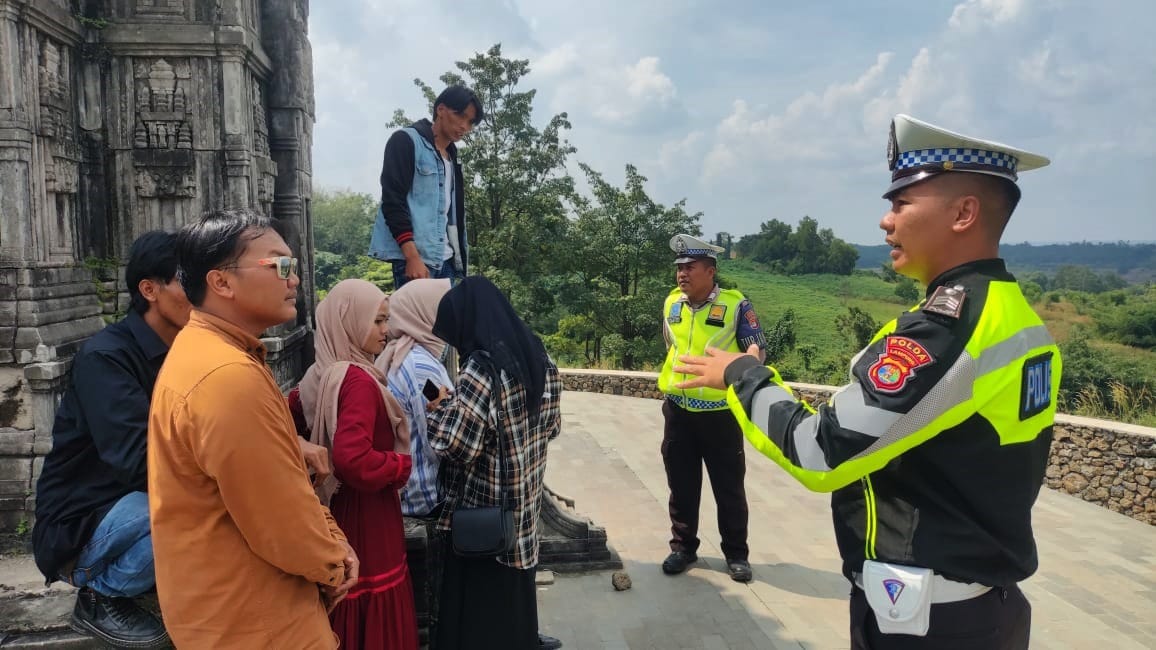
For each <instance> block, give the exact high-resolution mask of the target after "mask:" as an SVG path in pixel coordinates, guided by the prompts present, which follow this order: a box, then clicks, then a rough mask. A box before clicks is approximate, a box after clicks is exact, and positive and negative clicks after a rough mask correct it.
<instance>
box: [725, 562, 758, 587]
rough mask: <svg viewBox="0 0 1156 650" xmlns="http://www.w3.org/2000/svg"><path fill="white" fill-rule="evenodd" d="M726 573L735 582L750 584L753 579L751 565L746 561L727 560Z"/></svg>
mask: <svg viewBox="0 0 1156 650" xmlns="http://www.w3.org/2000/svg"><path fill="white" fill-rule="evenodd" d="M727 571H729V572H730V574H731V580H734V581H735V582H750V581H751V580H753V579H754V577H755V576H754V574H753V573H751V563H750V562H747V561H746V560H727Z"/></svg>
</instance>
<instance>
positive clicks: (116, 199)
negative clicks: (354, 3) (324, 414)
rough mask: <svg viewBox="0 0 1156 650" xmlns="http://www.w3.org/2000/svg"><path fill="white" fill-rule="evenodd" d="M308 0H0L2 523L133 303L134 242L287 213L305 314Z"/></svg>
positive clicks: (299, 348)
mask: <svg viewBox="0 0 1156 650" xmlns="http://www.w3.org/2000/svg"><path fill="white" fill-rule="evenodd" d="M308 4H309V3H308V0H0V531H4V530H12V529H15V528H19V527H21V526H26V525H27V522H28V519H29V518H30V516H31V509H32V505H33V499H34V498H35V496H34V495H33V494H32V490H33V488H34V487H35V479H36V476H37V473H38V470H39V467H40V458H41V457H42V456H43V455H44V454H45V453H46V452H47V451H48V449H49V448H50V446H51V429H52V417H53V412H54V410H55V408H56V405H57V403H58V401H59V397H60V394H61V390H62V384H63V382H64V379H65V377H66V376H67V371H68V365H69V360H70V357H71V355H72V354H73V353H74V352H75V350H76V349H77V347H78V345H79V344H80V343H81V342H83V341H84V340H85V339H86V338H87V337H89V336H91V335H92V334H93V333H94V332H96V331H98V330H99V329H100V328H101V327H103V326H104V325H105V323H106V322H111V321H112V320H114V319H116V318H117V317H118V316H119V315H120V314H121V313H123V310H124V309H125V308H126V306H127V293H126V288H125V287H124V286H123V266H122V262H121V260H123V259H124V258H125V256H126V254H127V251H128V247H129V245H130V243H131V242H132V241H133V239H134V238H135V237H136V236H137V235H139V234H140V233H142V232H144V231H147V230H152V229H167V230H173V229H176V228H178V227H179V226H181V225H182V224H184V223H186V222H187V221H189V220H191V219H193V218H196V217H197V216H199V215H200V214H201V213H202V212H204V211H206V210H210V209H215V208H221V207H252V208H254V209H258V210H261V211H263V212H264V213H266V214H268V215H270V216H272V217H274V218H276V219H280V220H282V221H283V222H286V224H287V225H289V226H290V228H289V230H290V232H291V233H293V234H292V235H291V237H290V239H291V241H290V244H291V245H292V246H293V247H294V249H295V250H296V251H297V255H298V256H299V257H301V261H302V265H303V271H302V273H301V275H302V279H303V284H302V287H301V291H300V295H301V296H302V297H301V299H300V303H299V305H298V307H299V309H298V317H297V320H296V322H290V323H286V324H284V325H282V326H279V327H277V328H274V329H273V330H270V331H268V332H266V335H265V336H266V344H267V346H268V348H269V352H270V355H269V358H270V365H271V366H272V367H273V370H274V373H275V374H276V375H277V377H278V379H279V380H280V381H281V382H282V383H283V384H286V385H287V384H289V383H291V382H293V381H295V380H296V378H297V377H299V376H300V374H301V372H302V369H303V363H304V361H305V355H306V352H307V349H309V348H311V345H307V342H308V336H307V334H308V331H309V328H308V323H309V320H310V316H311V314H312V311H313V295H314V291H313V287H312V268H313V264H312V259H311V249H312V246H311V239H312V235H311V232H312V230H311V227H310V207H309V198H310V188H311V176H310V171H311V170H310V164H311V163H310V148H311V145H312V125H313V77H312V55H311V52H310V48H309V41H308V37H307V27H306V23H307V17H308Z"/></svg>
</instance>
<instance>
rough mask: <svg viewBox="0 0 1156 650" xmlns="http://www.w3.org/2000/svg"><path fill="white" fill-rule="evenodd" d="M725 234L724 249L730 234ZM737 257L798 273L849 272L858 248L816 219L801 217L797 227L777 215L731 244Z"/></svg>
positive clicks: (789, 272)
mask: <svg viewBox="0 0 1156 650" xmlns="http://www.w3.org/2000/svg"><path fill="white" fill-rule="evenodd" d="M723 235H726V242H727V245H726V246H724V248H727V250H728V253H729V249H730V241H731V237H730V235H729V234H727V233H720V235H719V236H718V239H720V240H722V239H723ZM720 245H721V244H720ZM734 251H735V254H736V255H737V256H738V257H744V258H749V259H752V260H754V261H756V262H758V263H760V264H765V265H766V266H767V268H768V269H770V270H771V271H774V272H776V273H786V274H789V275H800V274H807V273H832V274H835V275H850V274H851V272H852V271H854V270H855V263H856V262H857V261H858V259H859V252H858V251H857V250H856V249H855V247H854V246H852V245H851V244H848V243H847V242H845V241H843V240H842V239H839V238H838V237H836V236H835V233H834V232H833V231H832V230H831V229H830V228H820V227H819V222H818V221H816V220H815V219H812V218H811V217H803V218H802V219H801V220H800V221H799V226H798V228H792V227H791V226H790V224H786V223H783V222H782V221H779V220H778V219H771V220H770V221H764V222H763V223H762V224H761V225H760V226H759V232H757V233H752V234H750V235H744V236H743V237H741V238H740V239H739V241H738V243H736V244H735V245H734Z"/></svg>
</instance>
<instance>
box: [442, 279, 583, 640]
mask: <svg viewBox="0 0 1156 650" xmlns="http://www.w3.org/2000/svg"><path fill="white" fill-rule="evenodd" d="M433 332H434V334H435V335H437V336H438V337H439V338H441V339H443V340H445V341H446V342H447V343H449V344H450V345H452V346H454V347H455V348H457V349H458V353H459V355H460V357H461V359H462V371H461V374H460V375H459V377H458V380H457V383H456V385H455V389H454V391H453V393H451V394H449V395H448V396H446V397H445V398H444V399H442V400H441V401H440V403H438V404H437V407H436V410H435V411H434V412H433V414H432V415H431V416H430V431H429V441H430V447H431V448H432V449H433V450H434V453H436V454H438V456H440V457H441V476H440V479H439V482H440V483H441V486H442V489H441V490H440V492H441V493H442V494H444V495H445V504H444V507H443V508H442V514H441V519H440V520H439V522H438V528H439V530H441V531H445V532H446V533H448V532H449V530H450V522H451V521H452V520H453V513H454V511H455V510H457V509H459V508H478V507H487V506H497V505H499V504H500V503H501V496H502V495H501V491H500V489H499V486H504V489H505V496H506V499H507V503H508V504H509V505H510V506H511V507H512V509H513V513H514V530H515V543H514V548H513V550H512V551H510V552H508V553H501V554H499V555H497V556H493V557H482V558H478V557H462V556H459V555H458V554H456V553H455V552H454V551H453V550H452V549H451V548H448V546H449V545H448V544H447V550H446V552H445V564H444V573H443V576H442V589H441V598H440V603H439V613H438V625H437V632H436V633H437V647H438V648H439V649H440V650H453V649H455V648H470V649H471V650H472V649H475V648H501V649H503V650H504V649H514V650H517V649H521V648H524V649H526V650H533V649H536V648H538V647H539V641H538V604H537V598H536V592H535V587H534V569H535V567H536V566H537V564H538V531H537V522H538V510H539V507H540V504H541V499H542V478H543V476H544V475H545V473H546V446H547V443H549V441H550V440H552V439H553V438H554V437H556V436H557V435H558V432H559V431H560V429H561V422H562V417H561V411H560V409H559V398H560V397H561V393H562V382H561V379H560V378H559V376H558V368H557V367H556V366H555V365H554V362H553V361H551V360H550V358H549V357H548V356H547V355H546V349H545V347H544V346H543V345H542V341H541V339H539V338H538V337H537V336H536V335H535V334H534V333H533V332H532V331H530V328H529V327H527V326H526V324H525V323H524V322H522V319H521V318H519V317H518V315H517V314H516V313H515V312H514V308H513V307H512V306H511V305H510V302H509V301H508V300H507V299H506V297H505V296H504V295H503V294H502V292H501V291H499V290H498V288H497V287H495V286H494V285H493V283H491V282H490V281H489V280H487V279H485V278H482V277H468V278H466V279H465V280H463V281H462V282H461V283H459V284H458V285H457V286H455V287H454V288H453V289H451V290H450V291H449V293H447V294H446V295H445V297H444V298H442V301H441V303H440V304H439V305H438V314H437V320H436V321H435V322H434V326H433ZM499 423H500V427H499ZM499 428H500V430H501V440H500V442H499V440H498V431H499ZM503 459H504V463H505V469H504V478H503V479H501V480H500V479H499V476H500V472H501V471H502V470H501V460H503Z"/></svg>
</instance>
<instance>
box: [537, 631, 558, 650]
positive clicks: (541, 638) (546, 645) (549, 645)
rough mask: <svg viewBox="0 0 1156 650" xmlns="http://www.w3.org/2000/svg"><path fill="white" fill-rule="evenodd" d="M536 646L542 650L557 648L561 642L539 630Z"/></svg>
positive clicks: (556, 649)
mask: <svg viewBox="0 0 1156 650" xmlns="http://www.w3.org/2000/svg"><path fill="white" fill-rule="evenodd" d="M538 647H539V648H541V649H542V650H558V648H561V647H562V642H561V641H559V640H558V639H555V638H554V637H552V636H546V635H545V634H542V633H541V632H539V633H538Z"/></svg>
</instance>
